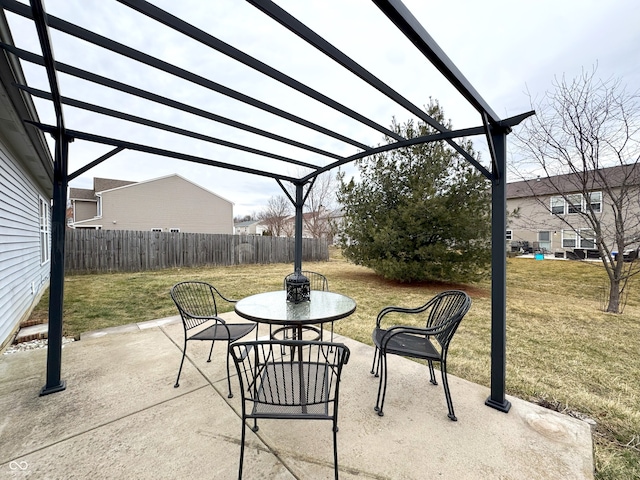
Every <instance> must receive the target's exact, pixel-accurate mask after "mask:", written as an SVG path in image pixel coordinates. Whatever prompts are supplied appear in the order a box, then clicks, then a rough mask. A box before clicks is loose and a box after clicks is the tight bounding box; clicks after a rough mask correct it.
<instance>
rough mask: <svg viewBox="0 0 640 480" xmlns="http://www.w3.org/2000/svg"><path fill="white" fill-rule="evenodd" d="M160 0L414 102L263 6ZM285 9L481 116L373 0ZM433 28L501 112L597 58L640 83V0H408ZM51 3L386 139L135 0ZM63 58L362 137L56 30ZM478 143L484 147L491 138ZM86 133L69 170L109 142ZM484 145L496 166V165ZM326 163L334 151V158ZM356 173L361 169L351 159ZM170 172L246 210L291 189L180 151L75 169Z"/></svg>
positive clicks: (205, 129) (78, 88) (190, 16)
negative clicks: (346, 66) (319, 47)
mask: <svg viewBox="0 0 640 480" xmlns="http://www.w3.org/2000/svg"><path fill="white" fill-rule="evenodd" d="M153 3H154V4H156V5H158V6H159V7H161V8H163V9H165V10H167V11H169V12H171V13H172V14H174V15H176V16H178V17H180V18H182V19H184V20H186V21H188V22H190V23H193V24H194V25H196V26H198V27H199V28H201V29H203V30H205V31H207V32H208V33H211V34H212V35H214V36H216V37H218V38H219V39H221V40H223V41H225V42H227V43H229V44H231V45H233V46H234V47H236V48H238V49H240V50H243V51H245V52H246V53H248V54H250V55H252V56H254V57H256V58H258V59H260V60H261V61H263V62H265V63H267V64H269V65H271V66H273V67H275V68H277V69H279V70H281V71H283V72H285V73H287V74H288V75H290V76H291V77H293V78H295V79H297V80H300V81H302V82H304V83H307V84H309V85H310V86H312V87H313V88H315V89H317V90H319V91H320V92H322V93H323V94H326V95H328V96H330V97H333V98H335V99H336V100H338V101H340V102H341V103H343V104H345V105H347V106H348V107H350V108H352V109H353V110H355V111H357V112H359V113H362V114H364V115H365V116H368V117H370V118H372V119H373V120H375V121H376V122H378V123H379V124H381V125H383V126H389V124H390V123H391V119H392V117H394V116H395V118H397V119H398V120H400V121H405V120H408V119H410V118H412V116H411V114H410V113H408V112H407V111H405V110H404V109H402V108H401V107H398V106H397V105H395V104H393V103H392V102H390V101H389V100H387V99H386V98H385V97H383V96H382V95H381V94H379V93H378V92H376V91H374V90H373V89H372V88H370V87H368V86H366V85H363V84H362V82H360V81H356V80H354V79H353V78H352V76H351V75H350V74H348V73H345V72H344V71H342V70H341V69H340V68H339V67H336V66H335V65H334V64H333V63H332V62H331V61H330V60H328V59H327V58H326V57H324V56H323V55H322V54H320V53H318V52H317V51H315V50H314V49H313V48H312V47H309V46H308V45H306V44H305V43H304V42H302V41H301V40H299V39H297V37H295V36H294V35H293V34H291V33H289V32H287V31H285V30H284V29H283V28H282V27H280V26H279V25H277V24H275V22H273V21H272V20H270V19H269V18H268V17H266V16H265V15H264V14H262V13H261V12H260V11H258V10H257V9H255V8H254V7H252V6H251V5H249V4H247V3H245V2H243V1H240V0H206V1H205V0H181V1H179V2H176V1H173V0H163V1H154V2H153ZM276 3H278V4H279V5H280V6H281V7H283V8H284V9H285V10H287V11H289V12H290V13H291V14H293V15H294V16H296V17H297V18H298V19H299V20H301V21H302V22H303V23H305V24H306V25H307V26H309V27H310V28H312V29H313V30H315V31H316V32H317V33H319V34H320V35H322V36H324V37H325V38H326V39H327V40H328V41H329V42H331V43H332V44H334V45H335V46H336V47H338V48H340V49H342V50H343V51H344V52H345V53H346V54H348V55H349V56H351V57H352V58H353V59H354V60H356V61H357V62H358V63H360V64H361V65H362V66H364V67H365V68H367V69H369V70H370V71H371V72H372V73H374V74H375V75H376V76H378V77H379V78H380V79H382V80H383V81H385V82H386V83H387V84H389V85H390V86H391V87H393V88H394V89H395V90H397V91H399V92H400V93H401V94H403V95H404V96H405V97H407V98H408V99H409V100H411V101H412V102H413V103H414V104H416V105H418V106H421V107H422V106H424V105H426V104H428V102H429V98H430V97H432V98H434V99H437V100H438V101H439V102H440V104H441V105H442V107H443V109H444V111H445V114H446V116H447V117H448V118H450V119H451V121H452V123H453V127H454V128H456V129H457V128H464V127H471V126H478V125H480V124H481V120H480V118H479V116H478V114H477V113H476V112H475V111H474V110H473V109H472V108H471V107H469V106H468V105H466V102H465V101H464V100H463V99H462V98H461V97H460V96H459V95H458V94H457V92H455V91H454V90H453V88H452V87H450V86H449V85H448V84H447V82H446V81H445V80H443V79H442V78H441V77H440V75H439V74H438V73H437V72H436V71H435V69H434V68H433V67H431V66H430V64H429V63H428V61H426V60H425V59H424V58H423V57H421V56H420V54H418V53H417V52H416V51H415V49H414V48H413V46H412V45H411V44H410V43H409V42H408V41H407V40H406V39H405V38H404V37H403V36H402V35H401V34H400V33H398V32H397V30H396V29H395V27H394V26H393V25H392V24H391V23H390V22H389V21H388V20H387V19H386V17H385V16H384V15H383V14H381V12H380V11H379V10H378V9H377V7H375V5H373V4H372V3H371V2H370V1H368V0H304V1H301V0H277V2H276ZM404 3H405V5H406V6H407V7H408V8H409V10H411V12H412V13H413V14H414V15H415V16H416V18H417V19H418V20H419V21H420V23H421V24H422V25H423V26H424V27H425V29H426V30H427V32H428V33H429V34H430V35H431V36H432V37H433V38H434V39H435V40H436V42H438V44H439V45H440V47H441V48H442V49H443V50H444V52H445V53H446V54H447V55H448V56H449V58H450V59H451V60H452V61H453V62H454V63H455V65H456V66H457V67H458V69H459V70H460V71H461V72H462V73H463V74H464V75H465V76H466V78H467V79H468V80H469V81H470V82H471V84H472V85H473V86H474V87H475V89H476V90H477V91H478V93H479V94H480V95H481V96H482V97H483V98H484V99H485V100H486V102H487V103H488V104H489V106H490V107H491V108H492V109H493V110H494V111H495V112H496V114H497V115H498V116H499V117H501V118H506V117H510V116H513V115H517V114H520V113H523V112H526V111H528V110H530V109H531V105H530V98H529V96H528V95H527V92H529V93H530V94H531V96H532V97H533V99H534V101H535V100H536V99H539V98H541V97H542V96H543V95H544V93H545V91H547V90H550V89H552V88H553V81H554V78H556V77H562V76H563V75H565V76H566V77H567V78H574V77H576V76H577V75H579V74H580V73H581V71H582V69H586V70H591V69H592V68H593V67H594V65H596V64H597V66H598V76H599V77H602V78H609V77H617V78H621V79H622V81H623V83H625V84H626V85H627V87H628V89H629V90H638V89H639V88H640V47H639V46H640V28H639V27H638V25H639V24H640V2H637V0H608V1H602V0H564V1H563V0H536V1H527V2H525V1H514V0H509V1H507V0H484V1H474V0H448V1H446V2H443V1H439V2H436V1H430V0H404ZM45 6H46V9H47V12H48V13H49V14H51V15H55V16H58V17H62V18H64V19H66V20H68V21H70V22H73V23H77V24H78V25H81V26H84V27H86V28H90V29H91V30H94V31H97V32H99V33H100V34H102V35H105V36H107V37H109V38H112V39H114V40H117V41H119V42H121V43H125V44H127V45H129V46H131V47H134V48H136V49H139V50H142V51H144V52H146V53H149V54H151V55H154V56H157V57H159V58H162V59H163V60H166V61H169V62H172V63H175V64H176V65H179V66H181V67H182V68H185V69H187V70H191V71H194V72H196V73H198V74H199V75H201V76H203V77H205V78H210V79H211V80H214V81H216V82H218V83H221V84H223V85H225V86H228V87H230V88H233V89H235V90H238V91H241V92H243V93H245V94H248V95H251V96H253V97H255V98H258V99H261V100H263V101H266V102H269V103H274V104H276V105H277V106H278V107H280V108H282V109H284V110H287V111H290V112H292V113H295V114H297V115H300V116H303V117H305V118H312V119H313V121H314V122H316V123H318V124H321V125H323V126H325V127H328V128H331V129H334V130H337V131H339V132H341V133H345V134H346V135H349V136H352V137H353V138H355V139H357V140H358V141H360V142H362V143H365V144H367V145H377V144H380V143H383V141H384V139H383V136H382V134H381V133H380V132H377V131H375V130H373V129H370V128H368V127H363V126H362V125H359V124H357V122H355V121H353V120H351V119H348V118H345V117H344V116H343V115H342V114H337V113H335V112H333V111H331V110H330V109H329V108H327V107H319V106H318V105H316V103H315V102H313V101H310V100H309V99H307V98H306V97H305V96H304V95H302V94H300V93H297V92H292V91H291V90H290V89H289V88H287V87H283V86H281V85H278V84H277V83H276V82H275V81H273V80H270V79H266V78H265V77H264V76H263V75H261V74H258V73H256V72H253V71H251V70H250V69H249V68H248V67H244V66H242V65H238V64H237V63H236V62H234V61H231V60H229V59H228V58H227V57H225V56H224V55H221V54H218V53H217V52H211V51H210V50H208V49H207V48H205V47H203V46H201V45H200V44H198V43H196V42H194V41H191V40H185V39H184V38H183V37H181V36H180V35H179V34H176V33H175V32H172V31H170V30H168V29H166V28H163V27H158V25H157V24H155V23H154V22H152V21H150V20H148V19H146V18H145V17H143V16H141V15H139V14H137V13H135V12H133V11H131V10H130V9H128V8H127V7H125V6H122V5H120V4H117V3H115V2H114V3H112V2H108V1H105V0H77V1H72V0H54V1H51V0H48V1H46V2H45ZM8 18H9V23H10V25H11V28H12V33H13V36H14V40H15V43H16V45H18V46H19V47H22V48H25V49H28V50H32V51H36V52H38V47H37V38H36V37H35V35H34V30H33V26H32V25H31V24H30V23H29V22H27V21H25V20H24V19H22V18H20V17H17V16H14V15H8ZM52 40H53V44H54V53H55V56H56V59H57V60H58V61H61V62H65V63H70V64H73V65H76V66H78V67H80V68H83V69H86V70H89V71H92V72H95V73H99V74H102V75H105V76H112V77H115V78H117V79H118V80H120V81H123V82H127V83H130V84H132V85H135V86H138V87H140V88H144V89H146V90H150V91H153V92H155V93H158V94H161V95H165V96H170V97H171V98H175V99H178V100H180V101H181V102H184V103H187V104H190V105H194V106H197V107H199V108H203V109H205V110H208V111H212V112H215V113H217V114H220V115H224V116H227V117H230V118H233V119H235V120H238V121H241V122H245V123H249V124H251V125H254V126H257V127H260V128H262V129H265V130H269V131H271V132H274V133H278V134H281V135H289V134H294V136H295V137H296V139H298V140H300V141H304V142H307V143H310V144H313V145H315V146H318V147H320V148H323V149H326V150H328V151H331V152H334V153H337V154H340V155H349V154H353V153H356V148H355V147H353V146H351V145H346V144H344V143H342V142H339V141H337V140H334V139H331V138H329V137H326V136H324V135H321V134H318V133H316V132H312V131H309V130H308V129H306V128H304V127H299V126H292V125H291V123H290V122H287V121H285V120H282V119H279V118H274V117H273V116H272V115H270V114H267V113H264V112H260V111H257V110H256V109H255V108H253V107H249V106H243V105H240V104H238V102H236V101H232V100H230V99H228V98H226V97H224V96H222V95H220V94H217V93H212V92H210V91H207V90H205V89H204V88H202V87H198V86H193V85H192V84H188V83H186V82H184V81H182V80H177V79H175V78H174V77H171V76H170V75H168V74H165V73H161V72H157V71H154V70H153V69H152V68H150V67H143V66H140V65H138V64H135V63H134V62H133V61H131V60H128V59H124V58H122V57H119V56H117V55H114V54H105V52H103V51H102V50H101V49H100V48H98V47H95V46H92V45H88V44H86V43H83V42H80V41H78V40H75V39H73V38H70V37H68V36H66V35H64V34H60V33H58V32H55V31H54V32H53V33H52ZM23 66H24V70H25V73H26V76H27V80H28V82H29V83H30V85H32V86H35V87H37V88H41V89H43V90H49V88H48V84H47V81H46V76H45V75H44V70H43V69H42V68H40V67H34V66H32V65H29V64H27V63H24V62H23ZM59 80H60V84H61V92H62V94H63V95H65V96H69V97H73V98H77V99H80V100H83V101H87V102H92V103H97V104H100V105H104V106H108V107H110V108H114V109H117V110H122V111H126V112H128V113H131V114H135V115H139V116H142V117H145V118H151V119H154V120H158V121H161V122H164V123H168V124H171V125H175V126H179V127H182V128H186V129H191V130H195V131H198V132H201V133H204V134H207V135H211V136H216V137H221V138H225V139H228V140H231V141H234V142H238V143H242V144H245V145H250V146H252V147H255V148H260V149H263V150H268V151H271V152H274V153H279V154H283V155H290V156H292V157H294V158H296V159H299V160H303V161H309V162H316V161H317V160H318V159H317V157H316V156H315V154H312V153H309V152H306V151H303V150H299V149H296V148H295V147H286V146H283V145H280V144H277V143H275V142H273V141H271V140H267V139H264V138H261V137H257V136H255V135H253V134H249V133H244V132H239V131H238V130H237V129H233V128H231V127H226V126H224V125H220V124H217V123H213V122H210V121H208V120H203V119H202V118H198V117H193V116H191V115H187V114H184V113H181V112H178V111H175V110H171V109H168V108H160V107H158V106H157V105H154V104H152V103H150V102H147V101H145V100H141V99H136V98H132V97H130V96H128V95H126V94H123V93H117V92H114V91H111V90H109V89H107V88H105V87H91V86H90V85H88V84H87V83H86V82H84V81H82V80H78V79H75V78H72V77H69V76H66V75H60V78H59ZM36 104H37V106H38V110H39V114H40V117H41V120H42V121H43V122H45V123H53V122H54V117H53V114H52V113H53V110H52V108H51V106H50V104H49V103H47V102H45V101H40V100H37V103H36ZM64 113H65V119H66V121H67V127H68V128H72V129H76V130H83V131H88V132H91V133H96V134H100V135H104V136H108V137H114V138H121V139H125V140H130V141H134V142H137V143H143V144H146V145H151V146H156V147H160V148H166V149H170V150H177V151H181V152H185V153H190V154H193V155H199V156H202V157H206V158H212V159H224V160H225V161H232V162H233V161H236V160H237V161H238V162H242V163H243V164H244V165H247V166H250V167H263V166H265V165H266V164H267V162H269V163H268V164H269V165H271V166H270V167H269V168H271V169H273V171H278V172H280V173H285V174H295V173H296V171H295V169H294V168H292V167H287V166H283V165H282V164H281V163H280V162H275V161H271V160H265V159H263V158H259V157H256V156H253V155H250V154H246V153H242V152H234V151H231V150H229V149H228V148H225V147H220V146H216V145H212V144H206V143H204V142H201V141H195V140H187V139H184V138H181V137H178V136H176V135H173V134H169V133H166V132H159V131H157V130H153V129H149V128H147V127H139V126H136V125H132V124H127V123H124V122H122V121H115V120H112V119H109V118H106V117H104V116H101V115H97V114H91V113H86V112H81V111H78V110H76V109H74V108H71V107H68V106H66V107H64ZM477 148H478V149H479V150H480V151H482V150H483V145H482V142H481V141H479V143H478V146H477ZM110 149H111V148H110V147H105V146H101V145H94V144H90V143H87V142H80V141H78V142H74V143H73V144H72V145H71V151H70V161H69V164H70V171H74V170H76V169H78V168H80V167H81V166H83V165H85V164H87V163H88V162H90V161H92V160H94V159H95V158H97V157H99V156H100V155H102V154H103V153H105V152H107V151H108V150H110ZM486 157H487V156H486V155H485V158H484V160H485V162H484V163H485V164H486V160H487V159H486ZM325 163H326V161H325ZM347 172H348V173H351V172H353V167H351V170H347ZM172 173H178V174H180V175H182V176H183V177H185V178H187V179H189V180H191V181H193V182H195V183H197V184H199V185H201V186H203V187H205V188H207V189H209V190H211V191H213V192H215V193H217V194H219V195H221V196H222V197H225V198H227V199H228V200H230V201H232V202H234V204H235V208H234V215H244V214H248V213H253V212H258V211H260V210H261V209H262V207H263V206H264V205H265V204H266V202H267V200H268V199H269V198H270V197H271V196H273V195H278V194H280V193H281V191H280V189H279V187H278V185H277V184H276V182H275V181H274V180H271V179H268V178H262V177H257V176H252V175H247V174H242V173H234V172H229V171H224V170H221V169H219V168H212V167H207V166H202V165H195V164H191V163H187V162H181V161H179V160H173V159H166V158H162V157H157V156H151V155H146V154H140V153H136V152H126V151H125V152H121V153H119V154H118V155H116V156H115V157H113V158H111V159H109V160H107V161H106V162H104V163H103V164H101V165H100V166H98V167H96V168H94V169H93V170H90V171H89V172H87V173H86V174H85V175H84V176H82V177H80V178H78V179H77V180H75V181H73V182H72V184H71V186H75V187H85V188H90V187H91V186H92V184H91V181H92V178H93V177H94V176H97V177H107V178H118V179H123V180H132V181H144V180H149V179H152V178H157V177H161V176H165V175H169V174H172Z"/></svg>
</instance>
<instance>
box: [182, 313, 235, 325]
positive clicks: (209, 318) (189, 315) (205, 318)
mask: <svg viewBox="0 0 640 480" xmlns="http://www.w3.org/2000/svg"><path fill="white" fill-rule="evenodd" d="M183 315H186V316H187V317H189V318H193V319H195V320H203V321H206V320H213V321H215V322H218V323H221V324H223V325H225V324H226V323H227V322H226V321H225V320H224V318H220V317H218V316H217V315H214V316H209V315H191V314H190V313H187V312H184V313H183Z"/></svg>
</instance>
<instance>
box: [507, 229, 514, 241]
mask: <svg viewBox="0 0 640 480" xmlns="http://www.w3.org/2000/svg"><path fill="white" fill-rule="evenodd" d="M512 238H513V231H511V230H507V240H511V239H512Z"/></svg>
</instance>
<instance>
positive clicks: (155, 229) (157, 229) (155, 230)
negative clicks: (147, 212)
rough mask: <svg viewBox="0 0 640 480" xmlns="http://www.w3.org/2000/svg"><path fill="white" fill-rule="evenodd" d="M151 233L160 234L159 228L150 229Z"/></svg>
mask: <svg viewBox="0 0 640 480" xmlns="http://www.w3.org/2000/svg"><path fill="white" fill-rule="evenodd" d="M151 231H152V232H161V231H162V229H161V228H152V229H151Z"/></svg>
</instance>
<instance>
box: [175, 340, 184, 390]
mask: <svg viewBox="0 0 640 480" xmlns="http://www.w3.org/2000/svg"><path fill="white" fill-rule="evenodd" d="M186 355H187V341H186V340H185V341H184V348H183V349H182V360H180V368H179V369H178V377H177V378H176V384H175V385H174V386H173V388H178V387H179V386H180V383H179V382H180V374H181V373H182V365H184V357H185V356H186Z"/></svg>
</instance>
